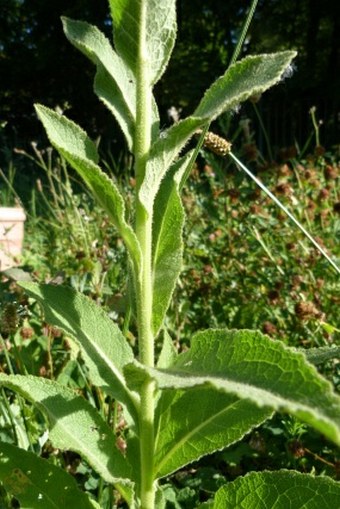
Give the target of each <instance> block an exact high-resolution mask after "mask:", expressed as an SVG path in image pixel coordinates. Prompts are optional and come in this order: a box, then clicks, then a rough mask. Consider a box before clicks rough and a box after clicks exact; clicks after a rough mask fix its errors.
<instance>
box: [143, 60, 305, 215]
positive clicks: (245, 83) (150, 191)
mask: <svg viewBox="0 0 340 509" xmlns="http://www.w3.org/2000/svg"><path fill="white" fill-rule="evenodd" d="M295 55H296V53H295V52H294V51H283V52H281V53H274V54H269V55H258V56H250V57H246V58H244V59H243V60H241V61H239V62H237V63H235V64H234V65H232V66H231V67H230V68H229V69H228V70H227V71H226V73H225V74H224V75H223V76H222V77H220V78H219V79H218V80H217V81H216V82H215V83H214V84H213V85H212V86H211V87H210V88H209V89H208V90H207V91H206V93H205V95H204V97H203V99H202V101H201V102H200V104H199V106H198V107H197V109H196V110H195V111H194V113H193V115H192V116H190V117H188V118H186V119H184V120H182V121H180V122H178V123H177V124H175V125H173V126H172V127H170V128H169V129H168V130H166V131H164V132H163V133H162V137H161V138H160V139H159V140H158V141H157V142H156V143H154V145H153V147H152V150H151V153H150V158H149V160H148V163H147V166H146V172H145V178H144V181H143V184H142V186H141V188H140V192H139V198H140V200H141V202H142V203H143V205H144V207H145V210H146V211H147V212H148V213H149V214H151V213H152V207H153V202H154V199H155V196H156V193H157V192H158V189H159V187H160V183H161V180H162V179H163V178H164V175H165V174H166V172H167V171H168V169H169V167H170V165H171V164H172V162H173V161H174V160H175V158H176V157H177V156H178V154H179V153H180V151H181V150H182V149H183V147H184V146H185V144H186V143H187V142H188V141H189V139H190V138H191V137H192V135H193V134H194V133H195V131H197V129H198V128H199V127H202V126H204V125H205V124H206V123H207V122H211V121H212V120H214V119H215V118H217V117H218V116H219V115H221V113H223V112H224V111H226V110H230V109H231V108H233V107H235V106H236V105H237V104H239V103H240V102H242V101H245V100H246V99H248V98H249V97H250V96H252V95H253V94H259V93H262V92H264V91H265V90H267V89H268V88H270V87H271V86H273V85H275V83H277V82H278V81H279V80H280V79H281V77H282V75H283V73H284V71H285V70H286V69H287V67H288V66H289V65H290V62H291V61H292V59H293V58H294V56H295Z"/></svg>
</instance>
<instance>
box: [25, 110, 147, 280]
mask: <svg viewBox="0 0 340 509" xmlns="http://www.w3.org/2000/svg"><path fill="white" fill-rule="evenodd" d="M35 108H36V111H37V114H38V116H39V118H40V120H41V122H42V123H43V125H44V127H45V129H46V132H47V136H48V138H49V140H50V142H51V143H52V145H53V146H54V147H55V148H56V149H57V150H58V152H59V153H60V154H61V155H62V156H63V157H64V158H65V159H66V161H67V162H68V163H69V164H70V165H71V166H72V167H73V168H74V169H75V170H76V171H77V172H78V174H79V175H80V177H81V178H82V179H83V180H84V182H85V183H86V185H87V186H88V187H89V189H90V190H91V192H92V193H93V195H94V196H95V198H96V199H97V201H98V202H99V203H100V205H101V206H102V207H103V208H104V210H106V212H107V213H108V214H109V216H110V218H111V220H112V221H113V223H114V224H115V226H116V227H117V229H118V231H119V233H120V235H121V236H122V237H123V239H124V241H125V244H126V246H127V248H128V251H129V254H130V256H131V259H132V260H133V262H134V266H135V270H136V271H138V267H139V264H140V248H139V244H138V241H137V238H136V235H135V233H134V231H133V229H132V228H131V226H130V225H128V224H127V223H126V221H125V206H124V200H123V198H122V196H121V194H120V192H119V190H118V188H117V186H116V185H115V184H114V182H113V181H112V180H111V179H109V177H108V176H107V175H106V174H105V173H104V172H103V171H102V170H101V169H100V167H99V166H98V165H97V162H98V154H97V150H96V147H95V145H94V143H93V142H92V141H91V140H90V138H89V137H88V136H87V134H86V133H85V132H84V131H83V130H82V129H81V128H80V127H79V126H78V125H77V124H75V123H74V122H72V121H71V120H69V119H67V118H66V117H64V116H63V115H59V114H58V113H56V112H55V111H53V110H50V109H49V108H46V107H45V106H42V105H36V106H35Z"/></svg>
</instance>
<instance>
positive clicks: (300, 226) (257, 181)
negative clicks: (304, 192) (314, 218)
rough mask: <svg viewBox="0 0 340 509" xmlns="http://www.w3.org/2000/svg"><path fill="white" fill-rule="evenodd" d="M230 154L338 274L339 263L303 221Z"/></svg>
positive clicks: (339, 272) (339, 271)
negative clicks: (313, 235) (303, 224)
mask: <svg viewBox="0 0 340 509" xmlns="http://www.w3.org/2000/svg"><path fill="white" fill-rule="evenodd" d="M229 155H230V157H231V158H232V159H234V161H235V162H236V164H237V166H239V167H240V168H241V169H242V170H243V171H244V172H245V173H246V174H247V175H248V176H249V177H250V178H251V179H252V180H253V181H254V182H256V184H257V185H258V186H259V187H260V188H261V189H262V191H264V192H265V193H266V194H267V195H268V196H269V198H271V199H272V200H273V201H274V202H275V203H276V205H277V206H278V207H280V209H281V210H283V212H284V213H285V214H287V216H288V217H289V219H291V220H292V221H293V223H294V224H295V225H296V226H297V227H298V228H299V229H300V230H301V231H302V233H303V234H304V235H305V236H306V237H307V238H308V239H309V240H310V241H311V243H312V244H313V245H314V246H315V247H316V249H317V250H318V251H319V252H320V253H321V254H322V255H323V256H324V257H325V258H326V260H327V261H328V262H329V263H330V264H331V265H332V267H333V268H334V269H335V270H336V272H338V274H340V269H339V267H338V266H337V264H336V263H335V262H334V261H333V260H332V259H331V258H330V257H329V256H328V254H327V253H326V251H325V250H324V249H322V247H321V246H320V245H319V244H318V243H317V242H316V240H314V239H313V237H312V236H311V235H310V233H308V231H307V230H305V228H304V227H303V226H302V224H301V223H299V221H298V220H297V219H296V218H295V217H294V216H293V214H292V213H291V212H289V210H288V209H287V208H286V207H285V206H284V205H282V203H281V202H280V200H278V199H277V198H276V196H275V195H274V194H273V193H272V192H271V191H269V189H268V188H267V187H266V186H265V185H264V184H263V183H262V182H261V180H259V179H258V178H257V177H255V175H253V174H252V172H251V171H250V170H248V168H247V167H246V166H245V165H244V164H243V163H241V161H239V159H237V157H236V156H235V155H234V154H233V153H232V152H229Z"/></svg>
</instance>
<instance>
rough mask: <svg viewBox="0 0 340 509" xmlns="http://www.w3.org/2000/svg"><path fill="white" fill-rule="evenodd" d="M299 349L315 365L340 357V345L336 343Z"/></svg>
mask: <svg viewBox="0 0 340 509" xmlns="http://www.w3.org/2000/svg"><path fill="white" fill-rule="evenodd" d="M297 351H298V352H301V353H303V354H304V355H305V357H306V359H307V360H308V362H310V363H311V364H315V365H318V364H322V363H323V362H327V361H330V360H332V359H339V358H340V346H336V345H334V346H320V347H318V348H308V349H305V348H298V349H297Z"/></svg>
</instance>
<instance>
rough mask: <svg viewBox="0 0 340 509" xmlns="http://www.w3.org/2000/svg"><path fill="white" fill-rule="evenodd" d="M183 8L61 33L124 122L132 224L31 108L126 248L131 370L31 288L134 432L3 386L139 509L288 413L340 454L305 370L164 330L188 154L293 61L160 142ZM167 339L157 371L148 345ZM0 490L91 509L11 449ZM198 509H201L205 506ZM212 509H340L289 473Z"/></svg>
mask: <svg viewBox="0 0 340 509" xmlns="http://www.w3.org/2000/svg"><path fill="white" fill-rule="evenodd" d="M175 7H176V6H175V0H161V1H159V0H111V1H110V11H111V17H112V28H113V41H112V44H111V41H109V40H108V39H107V38H106V37H105V36H104V35H103V34H102V33H101V32H100V31H99V30H98V29H97V28H96V27H94V26H91V25H90V24H88V23H85V22H82V21H74V20H71V19H63V20H62V22H63V27H64V32H65V35H66V37H67V38H68V39H69V41H70V42H71V43H72V44H73V45H74V46H75V47H76V48H78V49H79V50H80V51H81V52H82V53H84V55H85V56H86V57H87V58H89V59H90V60H91V61H92V62H93V64H94V66H95V68H96V74H95V79H94V92H95V93H96V94H97V96H98V97H99V99H100V100H101V101H102V102H103V103H104V104H105V105H106V106H107V108H108V109H109V110H110V112H111V113H112V114H113V115H114V117H115V118H116V120H117V122H118V124H119V126H120V127H121V130H122V132H123V133H124V135H125V138H126V142H127V145H128V148H129V150H130V151H131V153H132V154H133V158H134V172H135V180H136V186H135V190H134V191H135V193H134V198H135V202H134V207H133V210H134V217H133V218H130V219H129V220H128V219H127V215H126V210H125V197H124V195H123V193H122V192H121V190H120V189H119V187H118V185H117V183H116V182H114V181H113V180H112V179H110V178H109V177H108V176H107V175H106V174H105V172H104V171H103V170H102V169H101V167H100V160H99V156H98V153H97V149H96V145H95V144H94V143H93V141H91V139H90V138H89V137H88V135H87V134H86V133H85V132H84V131H83V130H82V129H81V128H80V127H79V126H78V125H76V124H75V123H74V122H73V121H71V120H69V119H68V118H66V116H64V115H60V114H59V113H56V112H55V111H53V110H50V109H48V108H46V107H45V106H42V105H37V106H36V111H37V114H38V116H39V118H40V120H41V122H42V123H43V125H44V127H45V129H46V132H47V135H48V137H49V140H50V142H51V144H52V145H53V146H54V147H55V148H56V149H57V150H58V151H59V153H60V154H61V155H62V157H63V158H64V159H65V160H66V161H67V162H68V164H69V165H70V166H72V167H73V168H74V169H75V170H76V171H77V172H78V174H79V176H80V177H81V178H82V179H83V180H84V182H85V184H86V185H87V186H88V188H89V190H90V191H91V193H92V194H93V196H94V197H95V198H96V199H97V201H98V202H99V204H100V205H101V206H102V207H103V209H104V210H105V211H106V213H107V214H108V216H109V217H110V220H111V221H112V223H113V224H114V225H115V227H116V228H117V230H118V232H119V235H120V236H121V238H122V239H123V242H124V243H125V247H126V253H127V257H128V259H129V266H130V275H129V277H128V279H129V292H128V293H129V295H130V298H131V303H132V307H133V309H134V320H135V324H136V327H137V330H138V356H137V358H136V357H135V356H134V354H133V350H132V348H131V346H130V344H129V342H128V341H127V339H126V337H125V335H124V334H123V333H122V331H121V330H120V329H119V328H118V326H117V325H116V324H115V323H114V322H113V321H112V320H111V319H110V318H109V316H108V315H107V314H106V313H105V312H104V310H103V309H101V308H100V307H98V306H97V305H96V304H95V303H94V302H93V301H91V300H89V299H88V298H86V297H84V296H83V295H81V294H79V293H77V292H75V291H74V290H72V289H70V288H67V287H63V286H53V285H39V284H35V283H31V282H22V283H21V286H22V287H23V288H24V289H25V291H26V292H27V294H28V295H29V296H30V297H31V298H34V299H36V300H37V301H39V302H40V303H41V305H42V307H43V309H44V312H45V317H46V321H47V322H48V323H51V324H54V325H56V326H58V327H60V328H61V329H62V330H63V331H65V333H66V334H67V335H68V336H69V337H70V338H73V340H74V341H76V342H77V344H78V346H79V349H80V351H81V355H82V359H83V362H84V363H85V365H86V368H87V373H88V377H89V380H90V382H91V383H92V384H93V385H94V386H96V387H98V388H99V389H100V391H102V392H103V394H104V395H108V396H110V397H111V398H113V399H114V400H115V401H116V402H119V405H120V407H121V408H122V409H123V412H124V415H125V420H126V422H127V423H128V429H126V433H125V437H124V440H125V444H124V447H118V446H117V442H116V437H115V430H114V429H112V428H111V427H110V426H109V424H108V423H107V422H106V421H105V420H104V418H103V417H102V415H101V414H100V413H99V412H97V411H96V409H95V408H94V407H93V406H92V405H91V404H90V403H89V402H87V401H86V400H85V399H84V398H83V397H81V396H80V395H78V394H77V393H75V392H73V391H72V390H71V389H70V388H68V387H65V386H63V385H61V384H59V383H57V382H55V381H51V380H47V379H43V378H38V377H34V376H20V375H6V374H0V382H1V385H2V386H4V387H6V388H8V389H11V390H13V391H16V392H17V393H18V394H20V396H21V397H23V398H27V400H29V401H31V402H33V403H34V404H35V405H36V406H37V407H38V408H39V409H40V410H41V411H42V412H43V413H44V414H45V415H46V418H47V422H48V430H49V439H50V441H51V443H52V444H53V446H54V447H56V448H59V449H62V450H70V451H75V452H76V453H78V454H79V455H80V456H81V457H82V458H84V459H85V460H86V462H87V463H88V464H89V465H90V467H91V468H92V469H93V470H94V471H95V472H97V474H98V475H99V476H100V477H101V478H102V480H103V482H105V483H107V484H108V485H111V486H112V489H113V488H114V489H116V490H118V491H119V492H120V493H121V495H122V497H123V498H124V499H125V501H126V504H127V505H128V506H129V507H130V508H142V509H154V508H157V509H162V508H164V507H165V505H166V502H165V497H164V491H163V489H162V479H163V478H165V477H168V476H169V475H170V474H172V473H173V472H176V471H177V470H179V469H181V468H183V467H185V466H186V465H188V464H190V463H191V462H193V461H196V460H198V459H199V458H201V457H202V456H204V455H207V454H210V453H213V452H215V451H218V450H221V449H223V448H225V447H228V446H230V445H231V444H234V443H235V442H237V441H239V440H242V438H243V437H244V436H245V435H246V434H247V433H249V432H250V431H251V430H253V429H254V427H256V426H259V425H260V424H262V423H263V422H264V421H266V420H267V419H268V418H270V417H271V416H272V415H273V413H274V412H276V411H278V412H282V413H289V414H291V415H293V416H295V417H296V418H297V419H299V420H300V421H302V422H304V423H306V424H307V425H309V426H312V427H313V428H315V430H317V431H318V432H319V433H320V434H322V435H323V436H324V437H326V438H327V439H328V440H329V441H331V442H333V443H335V444H337V445H340V430H339V425H340V415H339V413H340V398H339V396H337V395H336V394H335V392H334V391H333V388H332V387H331V384H330V383H329V382H328V381H326V380H325V379H324V378H323V377H322V376H321V375H320V374H319V373H318V372H317V370H316V369H315V367H314V365H312V364H310V363H309V362H308V359H307V356H306V355H305V354H304V353H303V352H301V351H297V350H295V349H292V348H288V347H287V346H285V345H284V344H283V343H282V342H281V341H275V340H273V339H270V338H269V337H267V336H265V335H263V334H261V333H260V332H258V331H252V330H225V329H218V330H205V331H199V332H197V333H196V334H194V335H193V337H192V339H191V346H190V348H189V350H187V351H185V352H183V353H180V354H178V353H177V352H176V350H175V349H174V347H173V344H172V341H171V338H170V337H169V335H168V333H167V331H166V330H165V327H164V317H165V314H166V313H167V309H168V306H169V303H170V300H171V298H172V293H173V290H174V287H175V285H176V281H177V279H178V276H179V274H180V271H181V263H182V252H183V249H184V240H183V235H182V233H183V225H184V221H185V213H184V209H183V206H182V203H181V190H182V188H183V186H184V185H185V180H186V178H187V176H188V174H189V171H188V169H190V168H189V166H188V165H189V164H192V152H191V151H189V152H187V153H186V152H185V150H184V149H185V147H186V145H187V143H188V141H189V140H190V139H191V138H192V137H193V136H194V134H195V133H196V132H197V131H198V130H199V129H202V130H204V129H205V127H206V126H207V125H208V124H209V123H210V122H211V121H213V120H215V119H216V118H217V117H218V116H219V115H221V114H222V113H223V112H225V111H227V110H230V109H231V108H234V107H235V106H236V105H238V104H239V103H241V102H242V101H245V100H246V99H247V98H249V97H250V96H253V95H255V94H262V93H263V92H265V91H266V90H267V89H268V88H270V87H271V86H273V85H275V84H276V83H278V82H279V81H280V80H281V78H282V76H283V75H284V73H285V72H286V70H287V68H288V67H289V66H290V65H291V61H292V59H293V58H294V56H295V52H294V51H282V52H278V53H273V54H264V55H255V56H248V57H246V58H244V59H242V60H240V61H237V62H235V63H233V64H232V65H231V66H230V67H229V68H228V69H227V70H226V72H225V74H224V75H223V76H221V77H220V78H218V79H217V80H216V81H215V82H214V83H213V84H212V85H211V87H210V88H209V89H208V90H207V91H206V92H205V94H204V95H203V97H202V100H201V101H200V103H199V104H198V106H197V108H196V109H195V111H194V112H193V113H192V115H190V116H188V117H187V118H184V119H183V120H180V121H179V122H177V123H176V124H174V125H172V126H171V127H170V128H168V129H166V130H163V131H162V132H161V131H160V126H159V115H158V109H157V104H156V102H155V99H154V96H153V87H154V85H155V84H156V83H157V82H158V80H159V79H160V78H161V76H162V74H163V73H164V70H165V69H166V67H167V64H168V61H169V58H170V55H171V52H172V49H173V46H174V43H175V37H176V8H175ZM156 338H158V341H159V340H160V339H162V341H163V343H162V344H163V347H162V349H161V352H160V355H159V356H158V357H157V358H156V356H155V340H156ZM0 477H1V480H2V482H3V484H4V486H5V488H6V490H7V491H8V492H10V493H12V494H13V495H14V496H15V497H16V498H17V499H18V500H19V501H20V503H21V506H22V507H26V508H30V509H36V508H44V509H50V508H54V509H55V508H60V509H71V508H77V509H90V508H92V509H93V508H98V507H100V505H99V504H98V502H97V501H95V500H93V499H92V498H90V497H89V496H88V495H87V494H86V493H85V492H82V491H80V490H79V488H78V487H77V485H76V482H75V480H74V479H73V478H72V477H71V475H69V474H68V473H67V472H65V471H63V470H62V469H60V468H58V467H56V466H54V465H52V464H51V463H50V462H48V461H46V460H44V459H41V458H39V457H38V456H36V455H34V454H33V453H32V452H28V451H26V450H24V449H19V448H17V447H15V446H14V445H10V444H8V443H2V444H1V448H0ZM202 507H203V506H202ZM204 507H210V508H214V509H226V508H227V509H238V508H243V509H246V508H249V509H253V508H255V507H256V508H266V509H270V508H274V507H275V508H282V509H286V508H288V507H289V508H291V509H302V508H304V509H307V508H308V509H311V508H317V509H327V508H328V509H335V508H337V507H340V490H339V485H338V484H337V483H336V482H335V481H333V480H332V479H330V478H327V477H315V476H313V475H309V474H301V473H299V472H295V471H288V470H283V471H276V472H268V471H265V472H254V473H249V474H247V475H246V476H244V477H239V478H237V479H236V480H235V481H234V482H231V483H229V484H226V485H225V486H223V487H222V488H220V489H219V490H218V491H217V492H216V494H215V496H214V498H212V499H211V500H210V501H209V502H207V503H205V504H204Z"/></svg>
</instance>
